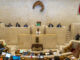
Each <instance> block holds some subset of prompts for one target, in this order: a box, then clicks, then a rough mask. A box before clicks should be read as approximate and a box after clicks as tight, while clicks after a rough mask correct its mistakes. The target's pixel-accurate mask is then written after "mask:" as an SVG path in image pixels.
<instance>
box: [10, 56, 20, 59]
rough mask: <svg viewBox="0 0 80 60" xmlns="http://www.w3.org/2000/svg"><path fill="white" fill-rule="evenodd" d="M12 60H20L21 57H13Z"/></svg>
mask: <svg viewBox="0 0 80 60" xmlns="http://www.w3.org/2000/svg"><path fill="white" fill-rule="evenodd" d="M12 60H20V56H12Z"/></svg>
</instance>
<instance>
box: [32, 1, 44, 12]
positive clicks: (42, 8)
mask: <svg viewBox="0 0 80 60" xmlns="http://www.w3.org/2000/svg"><path fill="white" fill-rule="evenodd" d="M38 5H39V6H40V7H41V10H40V11H41V12H43V11H44V4H43V3H42V2H41V1H36V2H35V3H34V4H33V9H35V7H36V6H38Z"/></svg>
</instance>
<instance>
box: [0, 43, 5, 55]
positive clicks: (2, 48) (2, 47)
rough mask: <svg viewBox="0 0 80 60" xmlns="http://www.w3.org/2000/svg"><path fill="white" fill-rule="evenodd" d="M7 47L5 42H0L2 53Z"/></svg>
mask: <svg viewBox="0 0 80 60" xmlns="http://www.w3.org/2000/svg"><path fill="white" fill-rule="evenodd" d="M4 49H5V47H4V45H3V42H0V54H1V53H2V52H3V51H4Z"/></svg>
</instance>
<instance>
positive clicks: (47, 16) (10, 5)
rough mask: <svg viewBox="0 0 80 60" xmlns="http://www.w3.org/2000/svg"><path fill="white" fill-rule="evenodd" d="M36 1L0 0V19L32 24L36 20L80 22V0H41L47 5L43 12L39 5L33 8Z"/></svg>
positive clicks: (67, 22) (7, 21)
mask: <svg viewBox="0 0 80 60" xmlns="http://www.w3.org/2000/svg"><path fill="white" fill-rule="evenodd" d="M35 1H36V0H0V21H1V22H4V23H6V24H7V23H9V22H11V23H12V24H13V25H15V23H16V22H17V21H18V22H19V23H20V24H22V25H23V24H24V23H26V22H28V24H30V25H32V24H35V22H36V21H42V23H43V24H46V23H47V22H49V21H52V22H53V23H54V24H55V25H56V24H57V23H58V22H61V23H62V24H64V25H69V24H70V23H73V22H80V15H78V7H79V3H80V0H41V1H43V3H44V5H45V10H44V12H42V13H41V12H39V9H40V8H39V7H36V9H35V10H33V9H32V5H33V3H34V2H35ZM45 21H47V22H45Z"/></svg>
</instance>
